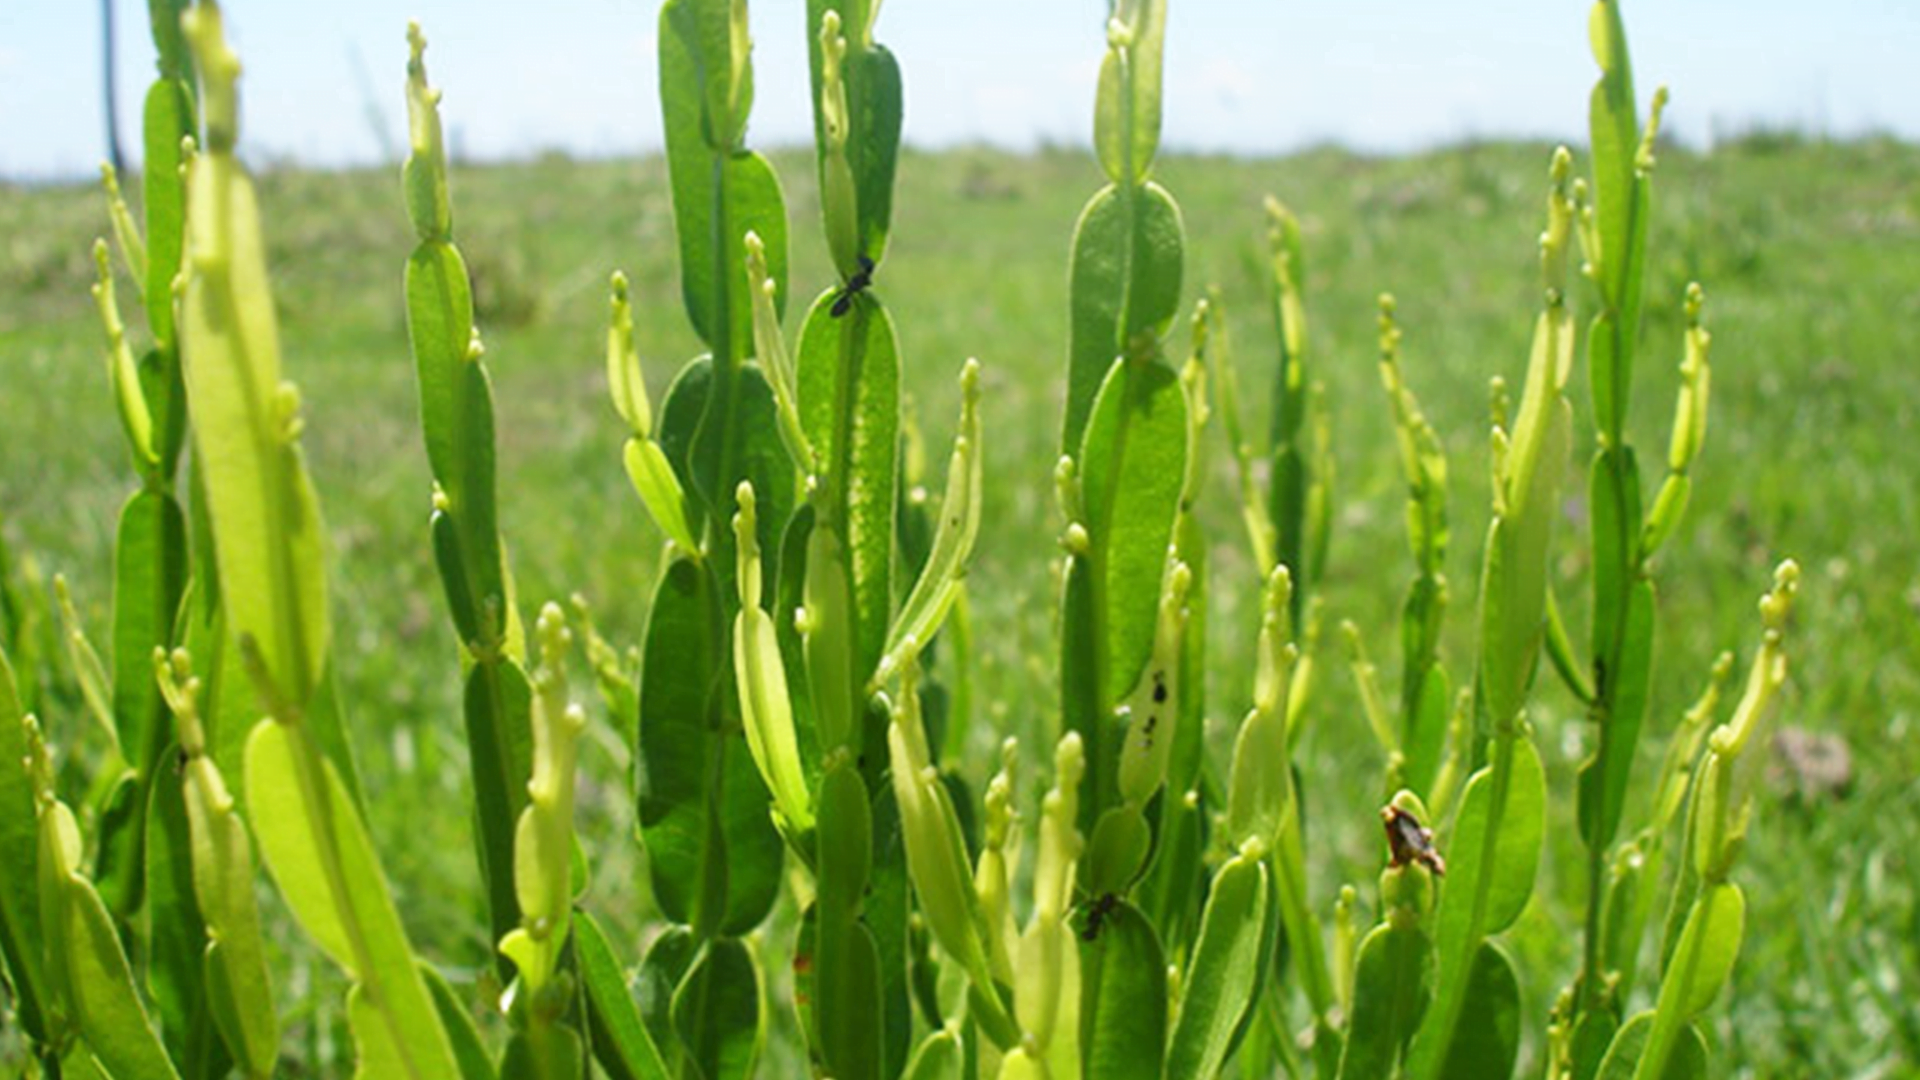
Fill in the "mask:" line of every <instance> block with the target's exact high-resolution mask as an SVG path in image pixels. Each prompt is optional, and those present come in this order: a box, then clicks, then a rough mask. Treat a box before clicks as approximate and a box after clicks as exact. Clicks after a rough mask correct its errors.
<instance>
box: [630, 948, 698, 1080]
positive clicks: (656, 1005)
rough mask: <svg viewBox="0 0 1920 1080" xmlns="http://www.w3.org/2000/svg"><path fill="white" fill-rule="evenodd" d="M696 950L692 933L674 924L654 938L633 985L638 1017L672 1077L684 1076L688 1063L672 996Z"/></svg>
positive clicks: (691, 965) (683, 977) (641, 962)
mask: <svg viewBox="0 0 1920 1080" xmlns="http://www.w3.org/2000/svg"><path fill="white" fill-rule="evenodd" d="M699 950H700V943H699V942H698V941H697V940H695V938H694V936H693V934H692V933H691V932H689V931H688V930H687V929H686V928H685V927H680V926H673V927H669V928H668V929H667V931H666V932H665V933H663V934H661V935H660V936H659V937H657V938H655V939H654V941H653V945H652V946H651V947H649V948H648V949H647V955H646V957H645V958H643V959H642V960H641V961H640V972H639V977H638V980H637V982H638V985H637V986H636V987H635V996H636V998H637V999H638V1002H639V1006H640V1020H641V1022H642V1023H643V1024H645V1025H646V1029H647V1034H648V1035H649V1036H651V1037H652V1039H653V1045H654V1046H656V1047H658V1048H659V1050H660V1052H661V1055H662V1056H663V1057H664V1058H665V1059H666V1061H667V1064H668V1066H669V1068H668V1074H669V1075H671V1076H682V1075H685V1068H686V1066H687V1064H688V1062H687V1060H686V1058H687V1047H686V1046H685V1044H683V1043H682V1042H681V1038H680V1032H679V1029H678V1028H676V1027H675V1026H674V1021H673V995H674V991H675V989H677V988H678V987H679V985H680V983H681V980H683V979H685V978H686V976H687V972H688V971H689V970H691V969H692V967H693V962H694V960H695V958H696V956H697V954H698V953H699Z"/></svg>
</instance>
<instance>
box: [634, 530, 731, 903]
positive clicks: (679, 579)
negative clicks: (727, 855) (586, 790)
mask: <svg viewBox="0 0 1920 1080" xmlns="http://www.w3.org/2000/svg"><path fill="white" fill-rule="evenodd" d="M710 582H711V579H710V578H709V576H708V575H707V573H706V572H705V570H704V568H703V567H702V566H701V565H700V564H699V563H696V562H693V561H692V560H690V559H684V558H683V559H676V560H674V561H673V562H671V563H669V564H668V565H667V568H666V570H665V572H663V573H662V574H661V576H660V583H659V585H658V586H657V587H656V588H655V590H654V594H653V604H652V608H651V612H650V614H649V615H648V620H647V634H646V639H645V644H644V645H643V647H642V648H643V659H642V662H641V663H642V667H641V678H640V744H639V746H638V747H636V748H635V749H636V752H635V754H634V771H635V779H636V782H637V784H638V791H637V794H638V797H639V821H640V835H641V841H642V843H644V844H645V845H646V848H647V855H648V866H649V869H650V870H651V872H652V879H653V893H654V899H655V901H656V902H658V903H659V905H660V910H661V911H662V912H663V913H664V914H665V915H666V916H667V917H668V918H669V919H672V920H673V921H674V922H678V923H684V924H694V923H699V922H704V921H705V920H708V919H712V918H714V917H715V915H717V912H713V913H710V914H702V912H705V911H707V910H708V909H710V908H716V907H719V906H721V905H722V904H723V903H724V894H725V888H726V885H725V881H724V879H721V880H720V881H718V882H715V881H712V880H711V879H710V876H711V875H712V874H713V873H714V871H716V870H717V869H718V868H717V867H713V866H711V865H710V864H709V863H708V862H707V860H706V859H705V858H704V857H703V852H705V850H706V849H707V847H708V846H709V844H711V843H712V842H713V837H712V832H713V830H712V828H711V825H710V822H709V821H708V809H707V797H706V788H707V776H708V772H709V766H708V763H707V757H708V754H709V753H710V751H709V749H708V747H707V742H708V738H709V736H708V728H709V726H710V725H709V720H708V718H709V716H710V715H711V712H712V710H713V708H714V705H713V700H712V699H713V695H714V694H715V693H716V680H717V678H718V677H719V672H720V670H721V669H720V666H719V651H718V650H719V645H718V643H717V642H716V640H715V638H716V636H717V627H718V620H719V618H720V616H719V612H718V605H717V603H716V601H715V598H714V596H713V593H712V586H711V583H710Z"/></svg>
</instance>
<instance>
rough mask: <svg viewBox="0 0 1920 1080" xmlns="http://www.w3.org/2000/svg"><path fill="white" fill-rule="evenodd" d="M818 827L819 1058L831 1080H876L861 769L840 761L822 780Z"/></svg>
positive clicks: (868, 851) (874, 983)
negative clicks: (864, 913) (864, 912)
mask: <svg viewBox="0 0 1920 1080" xmlns="http://www.w3.org/2000/svg"><path fill="white" fill-rule="evenodd" d="M819 821H820V833H819V843H818V851H819V861H818V864H817V867H816V869H817V877H816V880H817V881H818V885H819V891H818V894H817V899H816V901H815V905H814V912H815V920H816V921H815V927H814V965H815V968H814V983H813V992H814V1000H813V1008H814V1017H815V1023H816V1025H817V1027H818V1035H819V1041H820V1051H821V1056H822V1057H823V1058H824V1059H825V1061H826V1064H827V1066H828V1068H829V1069H830V1070H831V1071H832V1073H833V1075H835V1076H839V1077H846V1078H847V1080H877V1078H878V1077H879V1076H880V1075H881V1071H882V1070H881V1064H882V1061H883V1058H884V1056H885V1055H884V1051H883V1049H882V1044H881V1025H880V1024H877V1023H875V1022H874V1020H875V1017H874V1010H875V1008H876V1006H877V1005H878V1000H879V997H880V956H879V947H878V945H877V943H876V942H875V941H874V938H873V934H872V933H871V932H870V931H868V929H867V927H866V926H865V925H864V924H862V923H861V922H860V911H861V907H862V905H863V904H864V902H865V899H866V895H867V888H868V884H869V879H870V877H871V874H872V870H873V847H872V845H873V814H872V807H871V806H870V804H869V800H868V796H867V789H866V785H865V784H864V783H863V782H862V781H861V779H860V773H859V770H858V768H857V767H855V766H853V765H852V764H851V763H848V762H846V760H845V759H844V758H841V759H840V762H839V764H837V765H836V766H835V767H832V768H829V769H828V770H827V772H826V775H825V776H824V777H823V778H822V780H821V784H820V816H819Z"/></svg>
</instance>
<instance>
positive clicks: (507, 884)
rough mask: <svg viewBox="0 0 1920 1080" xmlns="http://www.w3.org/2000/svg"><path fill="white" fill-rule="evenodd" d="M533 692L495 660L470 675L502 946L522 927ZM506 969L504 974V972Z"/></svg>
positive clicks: (483, 854) (486, 867)
mask: <svg viewBox="0 0 1920 1080" xmlns="http://www.w3.org/2000/svg"><path fill="white" fill-rule="evenodd" d="M532 710H533V696H532V691H531V690H530V689H529V688H528V686H527V677H526V675H525V673H523V672H522V671H521V670H520V665H518V664H516V663H514V662H513V661H511V660H507V659H505V658H503V657H498V656H496V657H494V658H492V659H489V660H483V661H481V662H479V663H476V664H474V665H473V667H472V668H471V669H469V670H468V672H467V685H466V689H465V691H464V692H463V694H462V696H461V713H462V715H463V717H464V719H465V721H466V734H467V754H468V766H469V768H470V769H471V771H472V773H473V801H474V813H475V819H474V825H475V829H474V838H473V839H474V845H475V847H476V848H477V849H478V854H479V857H480V871H481V878H482V880H483V881H484V883H485V884H486V888H487V913H488V916H489V920H488V925H489V926H490V927H491V930H492V935H493V936H492V940H494V941H499V940H500V939H501V938H502V937H504V936H506V934H508V933H509V932H511V931H512V930H513V929H514V928H515V927H517V926H519V925H520V901H519V897H518V896H517V895H515V893H514V882H513V866H514V860H513V843H514V832H515V829H516V827H517V823H518V822H519V820H520V814H521V812H522V811H524V810H525V809H526V807H527V781H528V779H529V778H530V777H531V776H532V775H533V730H532V720H531V716H532ZM504 970H505V969H504V968H503V972H504Z"/></svg>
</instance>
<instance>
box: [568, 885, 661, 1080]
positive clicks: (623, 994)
mask: <svg viewBox="0 0 1920 1080" xmlns="http://www.w3.org/2000/svg"><path fill="white" fill-rule="evenodd" d="M573 941H574V946H573V948H574V958H575V959H576V960H577V961H578V962H579V971H580V980H581V983H582V984H583V986H584V988H585V990H586V1002H587V1030H588V1032H589V1034H590V1036H591V1040H592V1043H593V1057H594V1060H595V1061H597V1062H599V1063H600V1068H601V1069H602V1070H604V1071H605V1072H606V1073H607V1075H608V1076H609V1077H611V1078H612V1080H668V1073H667V1066H666V1063H665V1062H664V1061H662V1060H661V1058H660V1050H659V1048H657V1047H656V1046H654V1044H653V1037H652V1036H651V1035H649V1034H648V1033H647V1027H646V1023H645V1021H643V1020H642V1019H641V1018H640V1010H639V1008H638V1006H636V1005H635V1004H634V1000H633V995H632V994H631V993H629V992H628V990H627V977H626V973H625V971H624V970H622V968H621V965H620V962H619V961H618V960H616V959H615V958H614V955H613V946H612V945H611V944H609V943H608V941H607V935H606V932H605V931H603V930H601V929H600V924H599V923H598V922H596V921H594V918H593V916H591V915H588V914H586V913H585V912H577V913H575V915H574V917H573Z"/></svg>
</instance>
